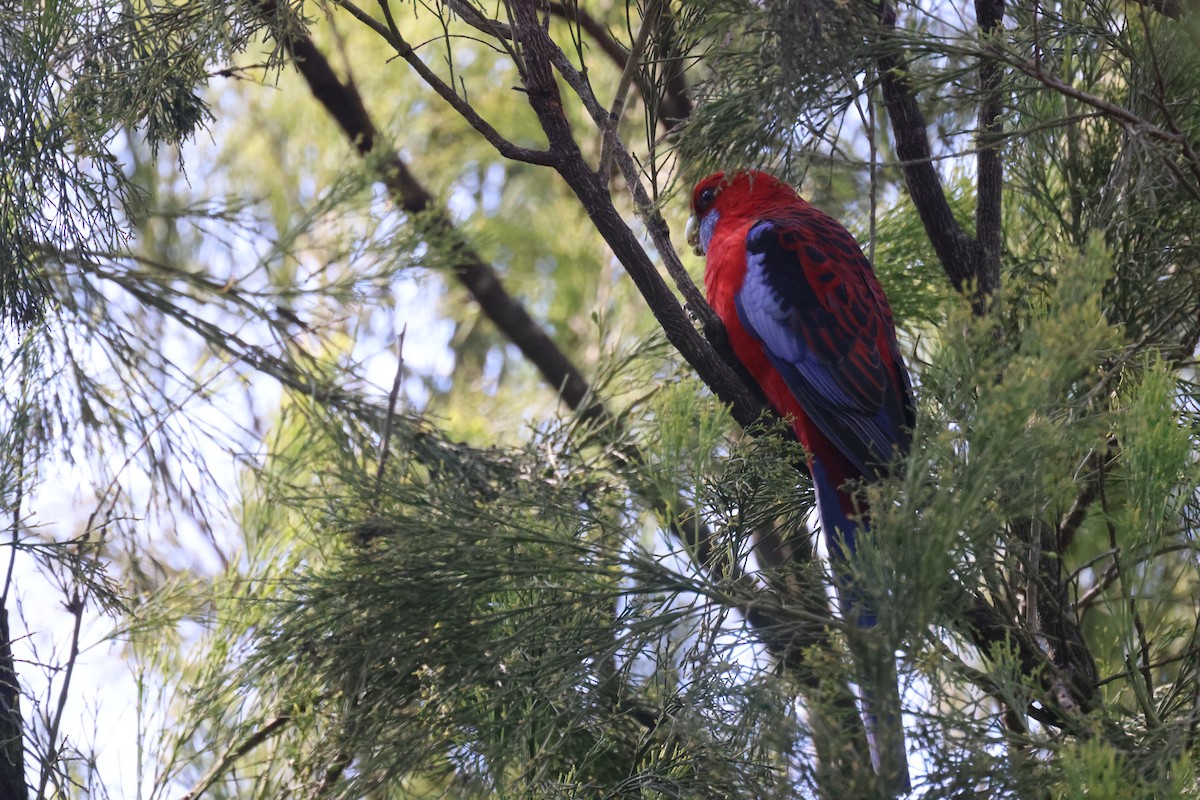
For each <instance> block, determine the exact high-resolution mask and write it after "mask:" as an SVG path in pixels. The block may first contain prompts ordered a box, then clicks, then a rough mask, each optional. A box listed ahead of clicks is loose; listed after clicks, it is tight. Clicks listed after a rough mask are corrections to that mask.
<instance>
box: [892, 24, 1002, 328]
mask: <svg viewBox="0 0 1200 800" xmlns="http://www.w3.org/2000/svg"><path fill="white" fill-rule="evenodd" d="M879 15H880V23H881V25H882V29H881V32H880V38H881V39H882V40H883V43H884V44H886V45H887V46H885V47H882V48H881V49H880V55H879V58H878V60H877V63H878V66H879V75H880V84H881V87H882V89H883V100H884V103H885V105H886V106H887V110H888V116H889V118H890V119H891V121H892V131H893V132H894V135H895V140H896V155H897V156H898V157H899V159H900V164H901V169H902V170H903V172H904V180H905V184H906V185H907V186H908V193H909V194H910V195H911V196H912V200H913V205H915V206H916V208H917V214H918V215H919V216H920V217H921V223H922V224H923V225H924V226H925V233H926V234H927V235H928V236H929V241H930V243H931V244H932V245H933V249H934V251H935V252H936V253H937V256H938V259H939V260H940V261H941V262H942V269H944V270H945V272H946V275H947V276H948V277H949V278H950V283H951V285H953V286H954V288H955V290H957V291H959V292H966V291H968V290H971V291H972V307H973V308H974V309H975V313H976V314H982V313H984V311H985V310H986V308H987V305H988V298H989V297H990V296H991V295H992V294H993V293H994V292H995V291H996V290H997V289H999V288H1000V287H999V271H998V270H997V271H996V273H995V275H994V276H993V275H991V274H990V273H989V271H988V270H987V268H986V263H987V258H986V254H985V252H984V248H983V247H982V246H981V245H980V243H979V242H978V241H977V240H975V239H974V238H972V237H971V236H970V235H968V234H967V232H966V231H965V230H963V228H962V226H961V225H960V224H959V223H958V220H957V219H955V217H954V211H953V210H952V209H951V208H950V202H949V201H948V200H947V199H946V192H945V189H944V188H943V187H942V180H941V176H940V175H938V172H937V170H936V169H935V168H934V166H933V149H932V148H931V147H930V144H929V135H928V134H927V133H926V130H927V128H928V124H927V122H926V120H925V114H924V112H922V111H921V106H920V105H919V104H918V103H917V90H916V87H915V85H914V84H913V81H912V78H911V77H910V75H909V72H908V62H907V61H906V59H905V57H904V55H903V51H902V49H901V44H900V41H899V36H898V34H897V31H896V9H895V8H894V7H893V6H892V5H891V4H890V3H888V2H884V3H881V4H880V6H879ZM993 277H994V279H995V283H991V282H985V280H986V281H991V280H992V278H993Z"/></svg>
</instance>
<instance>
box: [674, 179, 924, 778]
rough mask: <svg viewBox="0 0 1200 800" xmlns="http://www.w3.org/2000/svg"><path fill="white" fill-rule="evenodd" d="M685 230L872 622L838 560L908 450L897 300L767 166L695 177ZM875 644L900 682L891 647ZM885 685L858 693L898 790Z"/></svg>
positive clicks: (898, 757) (849, 241) (910, 415)
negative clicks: (884, 650)
mask: <svg viewBox="0 0 1200 800" xmlns="http://www.w3.org/2000/svg"><path fill="white" fill-rule="evenodd" d="M688 241H689V242H690V243H691V244H692V245H693V246H694V247H695V249H696V252H697V253H698V254H703V255H704V256H706V263H707V266H706V269H705V272H704V286H705V290H706V292H707V296H708V302H709V304H710V305H711V306H712V307H713V310H714V311H716V313H717V316H718V317H720V319H721V321H722V322H723V323H724V324H725V330H726V332H727V334H728V336H729V343H730V345H731V347H732V348H733V352H734V354H735V355H736V356H737V358H738V360H739V361H741V362H742V364H743V365H745V367H746V369H747V370H748V371H749V373H750V374H751V376H753V378H754V379H755V381H757V382H758V385H759V386H760V387H761V388H762V390H763V393H764V394H765V395H766V397H767V401H768V402H769V403H770V404H771V407H772V408H774V409H775V411H776V412H778V413H779V414H780V415H781V416H782V417H783V418H784V419H787V420H789V421H790V422H791V425H792V429H793V430H795V432H796V436H797V438H799V439H800V443H801V444H802V445H804V449H805V451H806V452H807V453H808V464H809V468H810V470H811V472H812V477H813V484H814V486H815V488H816V493H817V509H818V512H819V514H820V518H821V527H822V529H823V531H824V533H825V536H826V541H827V543H828V546H829V552H830V554H831V557H832V558H833V559H834V561H835V562H836V563H840V564H842V567H841V568H835V572H837V573H839V579H838V581H837V583H838V594H839V598H840V602H841V606H842V609H843V613H844V614H845V615H846V616H848V617H851V618H855V619H856V620H857V622H858V624H859V625H860V626H861V627H872V626H874V625H875V624H876V618H875V614H874V612H873V611H872V610H871V609H869V608H866V607H865V604H864V603H863V601H862V598H861V597H860V596H859V595H858V594H857V593H856V592H855V591H854V590H853V587H852V586H850V582H849V578H848V575H847V570H846V569H845V566H844V565H845V559H847V558H849V557H852V556H853V554H854V552H855V545H856V541H857V539H858V537H859V536H860V535H862V534H864V533H866V532H867V531H869V520H868V516H867V515H866V514H865V513H863V511H864V509H863V508H862V503H861V499H856V496H855V494H854V488H853V487H854V486H855V485H857V484H861V483H862V482H865V481H872V480H877V479H879V478H881V477H883V476H884V475H886V474H887V472H888V468H889V465H891V464H893V463H894V462H895V461H896V459H897V458H898V457H900V456H903V455H905V454H906V453H907V452H908V449H909V444H910V435H911V431H912V428H913V424H914V412H913V399H912V387H911V385H910V383H909V378H908V371H907V370H906V368H905V366H904V360H903V358H902V357H901V356H900V350H899V347H898V346H897V344H896V328H895V323H894V322H893V320H892V310H891V307H890V306H889V305H888V301H887V298H886V297H885V296H884V294H883V289H882V287H880V285H879V281H878V279H876V277H875V272H874V270H873V269H872V268H871V263H870V262H869V261H868V260H867V258H866V256H864V255H863V253H862V250H860V249H859V246H858V243H857V242H855V240H854V237H853V236H851V235H850V233H849V232H848V231H847V230H846V229H845V228H844V227H843V226H842V225H841V224H840V223H839V222H838V221H837V220H835V219H834V218H833V217H831V216H829V215H828V214H825V213H824V212H822V211H820V210H818V209H816V208H814V207H813V206H811V205H809V204H808V203H807V202H805V201H804V200H803V199H801V198H800V196H799V195H798V194H796V191H795V190H794V189H793V188H792V187H791V186H788V185H787V184H786V183H783V182H782V181H780V180H778V179H776V178H775V177H773V176H771V175H768V174H766V173H763V172H736V173H732V174H726V173H724V172H718V173H716V174H715V175H709V176H708V177H707V178H705V179H704V180H702V181H700V182H699V183H698V184H696V188H695V189H694V190H693V192H692V219H691V221H689V225H688ZM848 483H849V485H847V484H848ZM883 658H886V660H887V662H888V665H887V667H886V671H887V673H890V675H891V679H890V680H891V682H892V684H894V683H895V664H894V662H893V661H892V655H891V654H890V653H888V654H886V655H885V656H883ZM887 694H889V695H893V696H892V697H891V698H890V702H882V703H881V704H880V705H883V706H885V707H889V706H890V707H891V710H888V711H886V712H885V713H883V714H882V715H880V714H879V713H878V712H877V710H876V709H874V708H872V706H873V705H876V704H875V703H873V702H872V698H871V697H869V696H868V697H865V698H864V706H865V711H864V715H865V719H866V723H867V728H868V735H869V739H870V740H871V749H872V760H873V761H874V762H875V768H876V769H877V770H879V771H880V774H881V775H884V776H885V779H886V780H888V782H889V783H891V784H892V788H893V789H894V790H896V791H901V790H903V791H907V789H908V786H909V781H908V769H907V758H906V757H905V755H904V738H903V730H902V729H901V727H900V719H899V695H898V690H896V689H892V690H891V691H888V692H887ZM880 700H884V698H880ZM888 719H890V720H892V723H890V724H892V727H893V730H892V731H891V732H890V733H891V737H890V738H891V741H890V744H889V746H887V748H886V749H887V750H889V751H890V752H888V753H881V752H879V750H880V748H879V745H878V744H877V742H879V741H880V736H879V735H877V734H878V733H879V731H878V728H879V726H880V725H881V724H885V723H886V722H887V720H888ZM881 759H882V760H883V761H882V766H881Z"/></svg>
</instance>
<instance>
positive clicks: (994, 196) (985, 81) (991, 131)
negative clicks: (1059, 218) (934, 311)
mask: <svg viewBox="0 0 1200 800" xmlns="http://www.w3.org/2000/svg"><path fill="white" fill-rule="evenodd" d="M975 19H976V21H977V22H978V23H979V37H980V39H981V40H982V41H983V43H984V45H985V46H984V47H983V50H984V51H985V52H986V51H987V49H988V48H987V46H986V45H987V43H988V42H989V41H990V40H991V39H992V38H994V37H996V36H998V35H1003V33H1004V27H1003V25H1004V0H975ZM1003 77H1004V72H1003V70H1002V69H1001V67H1000V64H999V63H998V62H997V61H995V60H993V59H990V58H985V59H984V60H983V61H982V63H981V64H980V66H979V96H980V102H979V132H978V134H977V138H978V147H979V155H978V156H977V157H976V164H977V170H978V173H979V175H978V187H977V190H976V194H975V238H976V239H977V240H978V242H979V246H980V247H981V248H982V250H983V252H982V262H981V263H980V265H979V267H980V270H981V271H980V274H979V276H978V280H979V284H980V286H981V287H990V289H989V292H991V291H995V290H996V289H998V288H999V287H1000V240H1001V217H1000V205H1001V199H1002V192H1003V184H1004V165H1003V162H1002V161H1001V158H1000V139H1001V134H1002V133H1003V131H1004V126H1003V125H1002V124H1001V122H1000V112H1001V103H1000V82H1001V79H1002V78H1003Z"/></svg>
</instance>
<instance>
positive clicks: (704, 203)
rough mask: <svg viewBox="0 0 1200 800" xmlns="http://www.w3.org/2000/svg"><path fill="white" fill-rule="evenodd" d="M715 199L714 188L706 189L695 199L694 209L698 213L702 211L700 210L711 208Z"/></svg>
mask: <svg viewBox="0 0 1200 800" xmlns="http://www.w3.org/2000/svg"><path fill="white" fill-rule="evenodd" d="M716 199H717V189H716V187H714V186H710V187H708V188H707V189H705V190H703V191H702V192H700V196H699V197H697V198H696V209H697V210H698V211H702V210H704V209H706V208H708V207H709V206H711V205H712V204H713V201H714V200H716Z"/></svg>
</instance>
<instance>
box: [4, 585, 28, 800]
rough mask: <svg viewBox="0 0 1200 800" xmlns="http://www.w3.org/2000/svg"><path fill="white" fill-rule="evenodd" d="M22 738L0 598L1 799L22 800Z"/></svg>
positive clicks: (9, 642) (25, 791)
mask: <svg viewBox="0 0 1200 800" xmlns="http://www.w3.org/2000/svg"><path fill="white" fill-rule="evenodd" d="M24 755H25V739H24V736H23V725H22V721H21V687H20V684H18V683H17V670H16V668H15V666H14V663H13V652H12V637H11V635H10V634H9V627H8V607H7V606H6V604H5V602H4V597H0V797H11V798H12V799H13V800H24V799H25V798H26V797H28V796H29V787H28V785H27V784H26V783H25V760H24Z"/></svg>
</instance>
